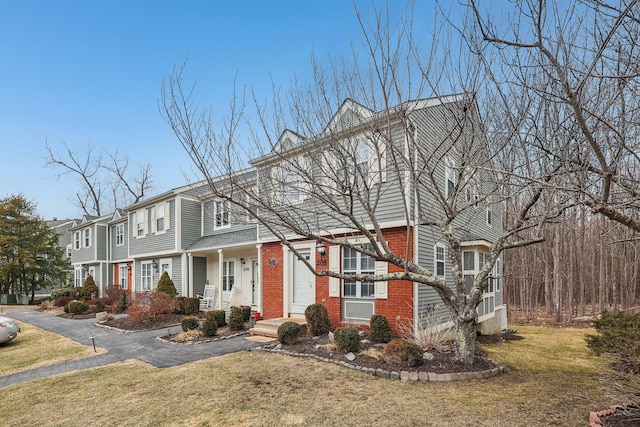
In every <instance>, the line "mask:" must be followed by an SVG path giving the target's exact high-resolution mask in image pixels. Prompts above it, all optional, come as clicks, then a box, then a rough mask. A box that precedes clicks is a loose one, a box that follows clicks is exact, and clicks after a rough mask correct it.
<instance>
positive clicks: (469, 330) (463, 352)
mask: <svg viewBox="0 0 640 427" xmlns="http://www.w3.org/2000/svg"><path fill="white" fill-rule="evenodd" d="M454 340H455V343H456V358H457V359H458V360H459V361H461V362H463V363H468V364H472V363H473V361H474V358H475V354H476V322H475V319H473V320H468V319H465V318H463V317H462V316H457V317H456V319H455V330H454Z"/></svg>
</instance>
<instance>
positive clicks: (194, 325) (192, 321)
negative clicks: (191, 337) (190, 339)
mask: <svg viewBox="0 0 640 427" xmlns="http://www.w3.org/2000/svg"><path fill="white" fill-rule="evenodd" d="M181 326H182V330H183V331H185V332H187V331H191V330H194V329H198V328H199V327H200V321H199V320H198V318H197V317H195V316H185V317H183V318H182V322H181Z"/></svg>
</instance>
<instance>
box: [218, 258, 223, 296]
mask: <svg viewBox="0 0 640 427" xmlns="http://www.w3.org/2000/svg"><path fill="white" fill-rule="evenodd" d="M223 262H224V255H223V254H222V249H218V286H220V290H219V291H218V307H220V308H222V263H223Z"/></svg>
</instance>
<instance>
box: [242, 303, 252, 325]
mask: <svg viewBox="0 0 640 427" xmlns="http://www.w3.org/2000/svg"><path fill="white" fill-rule="evenodd" d="M240 307H242V318H243V319H244V321H245V322H248V321H249V319H250V318H251V306H250V305H241V306H240Z"/></svg>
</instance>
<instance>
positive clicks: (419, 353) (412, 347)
mask: <svg viewBox="0 0 640 427" xmlns="http://www.w3.org/2000/svg"><path fill="white" fill-rule="evenodd" d="M423 356H424V350H422V348H421V347H420V346H419V345H418V344H415V343H412V342H410V341H406V340H401V339H397V340H393V341H391V342H390V343H389V344H387V345H386V346H385V347H384V350H383V351H382V360H384V361H385V362H387V363H389V364H390V365H408V366H418V365H422V363H424V357H423Z"/></svg>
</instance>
